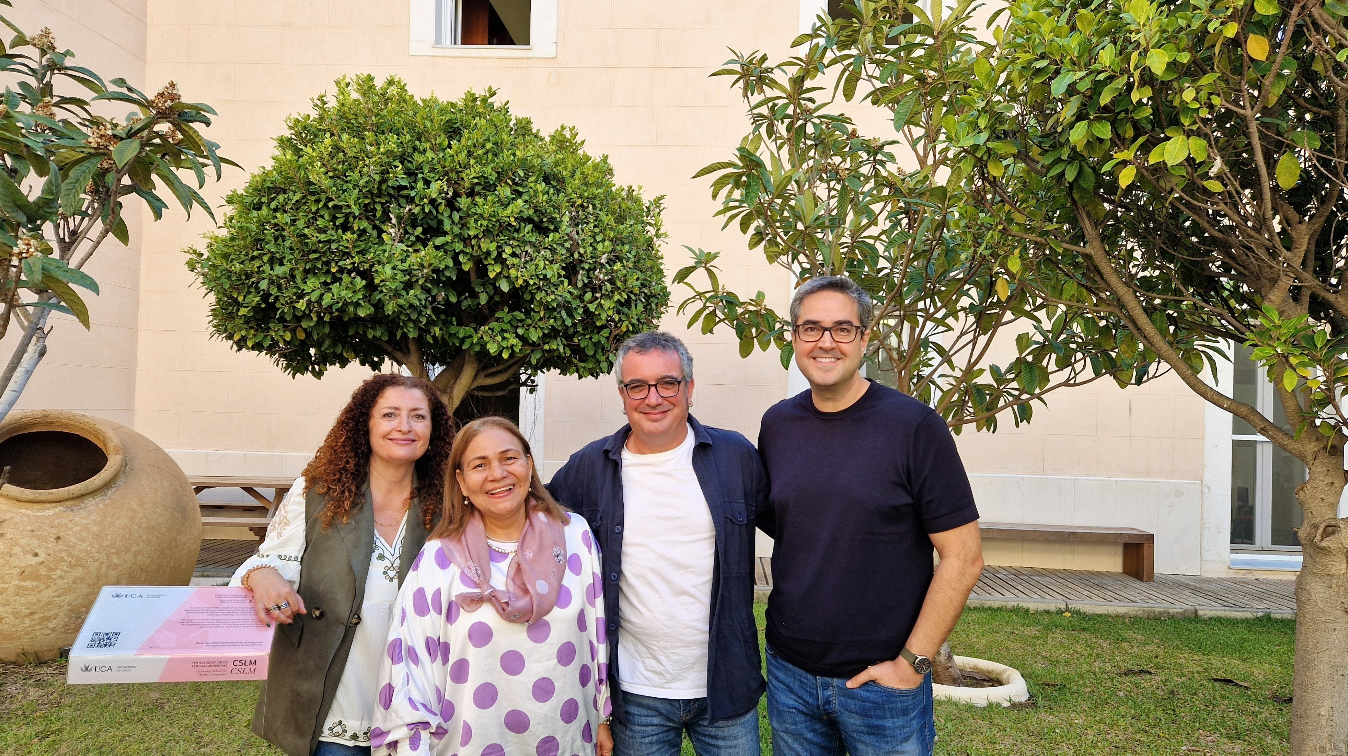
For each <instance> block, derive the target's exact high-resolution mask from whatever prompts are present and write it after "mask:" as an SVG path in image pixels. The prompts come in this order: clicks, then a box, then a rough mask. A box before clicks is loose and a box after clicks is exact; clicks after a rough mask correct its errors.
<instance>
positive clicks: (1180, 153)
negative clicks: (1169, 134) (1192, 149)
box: [1165, 136, 1189, 165]
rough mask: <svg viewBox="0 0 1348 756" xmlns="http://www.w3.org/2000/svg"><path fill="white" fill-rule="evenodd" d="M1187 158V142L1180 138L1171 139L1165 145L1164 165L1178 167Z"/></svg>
mask: <svg viewBox="0 0 1348 756" xmlns="http://www.w3.org/2000/svg"><path fill="white" fill-rule="evenodd" d="M1187 157H1189V140H1188V139H1185V138H1184V137H1182V136H1177V137H1174V138H1172V139H1171V140H1170V141H1169V142H1166V143H1165V164H1166V165H1179V164H1180V163H1183V162H1184V159H1185V158H1187Z"/></svg>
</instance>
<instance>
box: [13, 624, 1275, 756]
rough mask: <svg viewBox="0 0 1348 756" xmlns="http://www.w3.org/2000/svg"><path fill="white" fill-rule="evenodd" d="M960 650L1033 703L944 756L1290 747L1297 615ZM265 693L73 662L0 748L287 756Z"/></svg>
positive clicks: (986, 712) (986, 631)
mask: <svg viewBox="0 0 1348 756" xmlns="http://www.w3.org/2000/svg"><path fill="white" fill-rule="evenodd" d="M762 611H763V607H762V606H761V605H760V606H759V607H758V612H759V624H760V625H762V622H763V620H762ZM952 642H953V644H954V647H955V652H956V653H958V654H961V655H964V656H977V657H981V658H986V659H993V660H995V661H999V662H1002V663H1004V664H1010V665H1011V666H1013V667H1015V668H1017V669H1019V670H1021V672H1022V673H1023V674H1024V675H1025V679H1026V680H1027V681H1028V682H1029V685H1030V693H1031V695H1032V696H1033V698H1032V699H1031V701H1029V702H1027V703H1025V704H1020V705H1017V706H1015V707H1012V708H1002V707H993V708H989V709H977V708H974V707H970V706H964V705H959V704H950V703H940V702H938V703H937V704H936V720H937V726H936V730H937V733H938V734H939V737H940V740H939V741H938V743H937V747H936V751H937V753H938V754H943V755H944V756H956V755H957V754H960V755H962V754H969V756H978V755H982V754H1007V755H1008V756H1009V755H1011V754H1015V755H1016V756H1021V755H1023V754H1111V756H1112V754H1179V755H1181V756H1183V755H1184V754H1214V755H1216V754H1223V755H1225V754H1282V753H1286V752H1287V745H1286V743H1287V727H1288V714H1289V708H1290V707H1289V705H1288V704H1287V703H1286V702H1285V701H1286V697H1287V696H1290V695H1291V686H1292V622H1290V621H1286V620H1271V619H1262V620H1216V619H1212V620H1142V619H1121V618H1115V617H1103V616H1089V615H1073V616H1070V617H1065V616H1061V615H1058V614H1043V613H1031V612H1024V611H1012V610H1001V609H970V610H969V611H967V612H965V614H964V618H963V619H961V620H960V624H959V627H958V628H957V629H956V630H955V636H954V638H953V639H952ZM1139 670H1146V671H1147V672H1150V674H1147V673H1146V672H1139ZM1214 677H1216V678H1228V679H1231V680H1234V681H1236V682H1239V683H1242V684H1243V685H1245V686H1248V687H1241V686H1238V685H1232V684H1228V683H1220V682H1214V681H1213V680H1212V678H1214ZM256 693H257V688H256V685H254V684H250V683H169V684H162V685H73V686H67V685H66V684H65V665H64V663H49V664H41V665H35V666H0V754H4V755H5V756H10V755H11V754H12V755H14V756H18V755H19V754H25V755H26V754H33V755H37V754H43V755H44V756H45V755H47V754H71V755H74V754H80V756H98V755H100V754H108V755H112V754H117V755H119V756H120V755H121V754H154V755H155V756H160V755H162V756H178V755H179V754H181V755H182V756H187V755H189V754H190V755H191V756H198V755H200V754H207V755H210V756H216V755H219V756H226V755H232V754H269V755H272V756H275V755H276V754H279V751H276V750H275V749H273V748H271V747H270V746H268V745H267V744H265V743H263V742H262V741H260V740H258V739H257V738H255V737H253V735H252V734H251V733H250V732H249V731H248V720H249V717H250V716H251V715H252V711H253V703H254V700H255V698H256ZM759 710H760V713H761V715H762V716H763V742H764V753H765V754H769V753H771V749H770V747H769V745H768V742H769V735H768V729H767V718H766V705H765V704H761V705H760V707H759ZM685 753H689V754H691V753H692V751H691V750H690V749H688V748H687V747H686V745H685Z"/></svg>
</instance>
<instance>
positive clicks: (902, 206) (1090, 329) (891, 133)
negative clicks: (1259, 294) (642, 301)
mask: <svg viewBox="0 0 1348 756" xmlns="http://www.w3.org/2000/svg"><path fill="white" fill-rule="evenodd" d="M969 5H970V2H969V0H966V2H964V3H962V4H961V5H960V6H959V7H958V8H957V9H955V10H954V11H953V12H951V13H950V14H948V15H945V16H944V17H943V16H942V15H941V13H940V9H939V8H938V9H936V15H935V16H928V15H927V13H926V11H924V10H923V9H922V8H920V7H910V8H909V9H907V10H911V13H912V14H913V15H912V16H911V18H912V21H911V22H908V23H899V22H897V21H896V20H895V19H896V18H897V16H896V14H898V13H901V12H905V9H903V8H902V7H901V6H900V5H899V4H897V3H874V2H863V3H861V4H860V5H845V6H844V11H843V12H842V13H841V14H839V17H838V18H835V19H830V18H827V17H821V18H820V19H819V22H818V24H817V25H816V26H815V27H814V30H813V31H812V32H811V33H809V34H804V35H802V36H800V37H799V38H797V39H796V41H795V43H794V46H795V47H796V48H797V49H798V50H799V51H800V52H799V54H798V55H796V56H794V57H791V58H788V59H787V60H784V61H781V62H777V63H774V62H770V61H769V60H768V57H767V56H766V55H763V54H760V53H754V54H750V55H742V54H738V53H736V54H735V57H734V58H733V59H732V60H730V61H729V62H728V67H727V68H725V69H723V70H721V71H718V72H717V73H716V74H715V75H718V76H729V77H733V81H734V84H735V86H736V87H737V88H738V89H739V90H740V92H741V94H742V96H743V98H744V101H745V103H746V104H747V106H748V111H749V118H750V124H751V126H750V131H749V133H748V134H747V135H746V136H745V137H744V140H743V141H742V143H741V144H740V146H739V148H738V149H736V150H735V152H734V154H733V155H732V156H730V159H728V160H725V161H721V162H717V163H713V164H711V165H708V166H707V167H705V168H703V169H702V170H701V171H700V172H699V173H698V174H697V175H698V176H703V175H709V174H710V175H714V176H715V179H714V181H713V182H712V194H713V196H715V197H718V198H721V199H722V202H723V204H722V207H721V210H720V211H719V213H718V214H719V215H722V216H724V217H725V218H726V225H730V224H732V223H735V224H737V225H738V227H739V229H740V231H741V232H742V233H745V234H748V236H749V247H750V248H751V249H752V248H759V249H762V251H763V252H764V255H765V256H766V259H767V261H768V262H769V263H773V264H776V265H780V266H782V267H784V268H785V269H787V270H789V271H790V272H791V273H792V275H793V276H794V277H795V278H796V280H797V281H804V280H806V279H808V278H812V277H815V276H820V275H835V274H846V275H848V276H850V277H851V278H852V279H853V280H855V281H857V282H858V283H859V284H860V285H861V286H862V287H863V288H865V289H866V290H867V291H868V292H869V293H870V294H871V296H872V297H873V298H874V300H875V303H876V310H875V320H874V325H873V326H872V335H871V341H870V343H869V345H868V359H869V360H870V362H871V364H872V368H873V369H875V368H878V369H879V372H880V375H881V376H883V378H884V379H885V380H887V381H892V382H893V383H894V385H895V386H896V387H897V388H898V389H899V390H900V391H903V392H905V393H908V394H910V395H913V396H915V397H918V398H920V399H922V400H923V401H925V402H928V403H929V404H931V405H932V406H933V407H935V408H936V409H937V410H938V411H939V412H940V413H941V415H942V416H943V417H944V418H945V419H946V421H947V423H948V424H949V425H950V427H951V429H952V430H953V432H955V433H958V432H959V431H960V430H961V429H962V428H963V427H964V426H966V425H971V426H973V427H974V428H976V429H978V430H990V431H995V430H996V429H997V423H998V420H999V418H1004V417H1007V416H1010V418H1011V419H1012V421H1013V422H1014V423H1016V424H1017V425H1019V424H1020V423H1022V422H1027V421H1029V420H1030V419H1031V417H1032V410H1033V403H1034V402H1041V403H1042V402H1043V399H1044V397H1045V396H1046V395H1047V394H1048V393H1049V392H1051V391H1054V390H1057V389H1059V388H1064V387H1071V386H1080V385H1083V384H1087V383H1090V382H1093V381H1096V380H1099V379H1101V378H1109V379H1112V380H1114V381H1117V382H1118V383H1120V384H1121V385H1126V384H1133V383H1141V382H1143V381H1146V380H1150V379H1153V378H1155V377H1157V376H1158V375H1160V374H1161V373H1162V372H1164V371H1161V370H1157V365H1156V356H1155V354H1154V353H1152V352H1151V351H1150V350H1148V349H1146V348H1145V347H1140V346H1139V345H1138V344H1137V342H1136V341H1135V340H1134V339H1132V338H1131V336H1129V335H1128V334H1127V332H1126V330H1124V329H1122V328H1121V324H1120V322H1119V321H1118V320H1117V319H1116V318H1115V317H1113V315H1112V314H1110V313H1102V312H1100V311H1097V310H1094V309H1092V308H1089V307H1084V306H1082V305H1081V303H1080V302H1079V301H1077V300H1076V299H1075V298H1074V297H1073V296H1072V295H1073V289H1074V283H1073V281H1072V280H1071V278H1070V277H1067V276H1064V275H1063V274H1062V273H1061V271H1059V270H1058V269H1057V268H1056V267H1054V266H1051V265H1039V264H1038V263H1037V261H1035V260H1032V259H1030V258H1027V257H1024V256H1022V254H1021V251H1020V250H1021V247H1022V246H1023V243H1022V242H1021V240H1020V239H1018V238H1016V237H1014V236H1008V235H1007V234H1005V233H1003V232H1001V230H1000V226H999V224H998V222H997V217H996V216H997V211H996V210H995V209H993V210H986V209H984V208H982V207H979V206H977V205H976V204H974V203H971V202H969V200H968V197H967V196H966V190H965V188H964V186H963V185H962V184H961V183H960V181H958V180H956V181H948V180H947V178H948V176H949V175H950V174H951V172H952V170H954V171H958V163H959V160H960V159H961V156H960V154H959V153H958V152H956V151H954V150H952V149H951V148H950V146H949V145H948V144H947V140H946V139H945V136H946V134H945V124H946V120H947V119H946V113H947V112H948V111H947V110H946V109H945V108H944V107H943V104H942V100H943V98H945V97H948V96H951V95H952V94H954V93H959V92H963V91H964V90H965V89H966V88H967V87H968V82H969V81H970V80H972V79H973V77H974V74H973V66H974V63H975V61H976V60H977V57H976V51H977V49H978V46H977V44H976V40H975V38H974V37H973V36H972V35H971V33H970V30H969V29H968V27H967V21H968V15H967V8H968V6H969ZM881 55H883V57H881ZM863 82H865V83H866V84H867V85H868V86H866V87H860V85H861V84H862V83H863ZM846 101H855V102H854V103H853V104H852V105H851V106H846V105H845V104H844V103H845V102H846ZM866 110H870V111H872V116H873V115H874V114H875V113H877V112H878V114H883V120H880V119H877V118H874V117H871V118H865V119H862V120H864V121H865V122H872V121H876V122H880V123H889V124H892V127H887V128H886V129H884V130H882V131H881V132H879V133H870V134H867V133H864V131H863V128H864V127H863V126H860V125H858V121H857V119H856V118H854V117H853V114H854V113H858V112H859V111H866ZM717 256H718V254H717V253H715V252H707V251H704V250H693V261H692V264H691V265H689V266H687V267H685V268H683V269H682V270H680V271H679V272H678V273H677V274H676V275H675V277H674V281H675V282H676V283H683V284H685V285H686V286H687V287H688V288H689V289H690V290H691V294H690V295H689V296H688V298H686V299H685V300H684V301H683V302H682V303H681V304H680V306H679V310H680V312H691V319H690V320H689V327H690V328H691V327H694V326H695V325H696V324H698V323H699V322H700V323H701V328H702V330H703V332H704V333H705V332H710V331H712V330H713V329H715V328H716V327H718V326H721V325H725V326H729V327H730V328H733V329H734V331H735V334H736V336H737V337H739V339H740V353H741V355H743V356H748V355H749V354H750V353H751V352H752V351H753V350H754V349H755V348H756V347H757V348H761V349H764V350H768V349H774V348H775V349H778V350H780V352H781V358H782V364H783V365H784V366H785V365H786V364H788V362H789V361H790V359H791V355H792V350H791V343H790V341H789V340H788V337H789V335H790V331H791V323H790V321H789V320H788V319H787V316H786V314H785V313H777V312H776V311H775V310H773V308H771V307H770V306H769V305H768V304H767V303H766V298H765V297H764V295H763V293H762V292H758V293H757V294H756V295H755V296H752V297H750V296H747V295H746V294H747V293H746V294H742V293H739V292H735V291H732V290H730V289H729V288H727V287H726V286H724V285H723V284H722V283H721V282H720V279H719V277H718V275H717V269H716V266H715V261H716V259H717ZM1027 281H1034V282H1035V283H1036V284H1037V285H1035V286H1030V285H1027V283H1026V282H1027Z"/></svg>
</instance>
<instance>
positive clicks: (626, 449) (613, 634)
mask: <svg viewBox="0 0 1348 756" xmlns="http://www.w3.org/2000/svg"><path fill="white" fill-rule="evenodd" d="M613 370H614V374H615V376H616V377H617V379H618V396H619V398H620V399H621V400H622V402H623V412H624V413H625V414H626V415H627V419H628V424H627V425H625V426H624V427H623V428H622V429H621V430H619V431H618V432H617V433H615V434H613V435H612V436H610V437H608V438H602V439H599V440H598V441H595V442H593V443H591V444H589V445H588V446H586V447H585V448H583V449H581V450H580V451H578V452H576V453H575V454H573V455H571V458H570V460H568V461H567V463H566V465H565V466H564V467H562V469H560V470H558V471H557V473H556V475H554V476H553V478H552V480H551V482H549V483H548V490H549V491H551V492H552V495H553V496H554V497H556V499H557V500H558V501H560V502H561V503H562V504H564V505H566V506H567V507H569V508H570V509H572V510H573V511H576V512H579V513H580V514H581V515H582V516H583V517H584V518H585V520H586V521H587V522H588V523H589V524H590V527H591V528H592V529H593V530H594V533H595V536H596V538H597V539H598V541H599V547H600V550H601V552H602V555H603V556H602V559H603V568H604V586H603V595H602V597H601V598H602V600H603V601H604V606H605V609H606V616H607V617H608V620H607V621H608V625H607V636H608V647H609V659H608V664H607V665H604V664H601V665H600V669H601V670H605V669H607V674H608V676H609V682H610V685H611V686H612V687H611V690H612V691H613V694H614V695H613V721H612V722H611V723H610V724H611V727H612V732H613V741H614V753H615V754H617V755H618V756H678V754H679V753H680V748H681V744H682V740H683V735H684V733H687V735H688V738H689V740H690V741H691V742H692V744H693V749H694V750H695V751H696V752H697V753H698V754H699V756H713V755H714V754H719V755H723V756H758V754H759V739H758V699H759V697H760V696H762V695H763V690H764V683H763V676H762V673H761V672H760V669H761V666H760V665H761V660H760V657H759V653H758V632H757V628H756V627H755V623H754V615H753V600H754V567H753V560H754V526H755V522H756V520H757V516H758V513H759V511H760V509H762V508H764V507H766V504H767V480H766V477H765V475H764V473H763V467H762V464H761V463H760V462H759V459H758V454H757V452H755V450H754V447H753V445H752V444H751V443H749V441H748V440H747V439H745V438H744V437H743V436H741V435H740V434H738V433H735V432H733V431H727V430H720V429H718V428H712V427H709V426H705V425H702V424H701V423H699V422H698V421H697V420H696V419H695V418H693V416H692V415H690V414H689V409H690V408H691V407H692V405H693V358H692V356H691V355H689V354H688V349H687V348H686V347H685V346H684V344H683V342H681V341H680V340H679V339H677V338H675V337H673V336H671V335H669V334H667V333H659V332H650V333H643V334H640V335H637V336H633V337H632V338H630V339H628V340H627V342H626V343H624V344H623V345H622V346H621V347H620V348H619V349H618V355H617V358H616V361H615V364H614V369H613ZM765 529H768V530H770V525H767V527H766V528H765ZM578 598H580V597H578ZM584 598H591V597H589V596H587V597H584ZM601 674H603V672H601Z"/></svg>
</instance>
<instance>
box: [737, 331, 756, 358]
mask: <svg viewBox="0 0 1348 756" xmlns="http://www.w3.org/2000/svg"><path fill="white" fill-rule="evenodd" d="M753 353H754V337H752V336H745V337H744V338H742V339H740V358H741V359H743V358H745V357H748V356H749V355H751V354H753Z"/></svg>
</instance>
